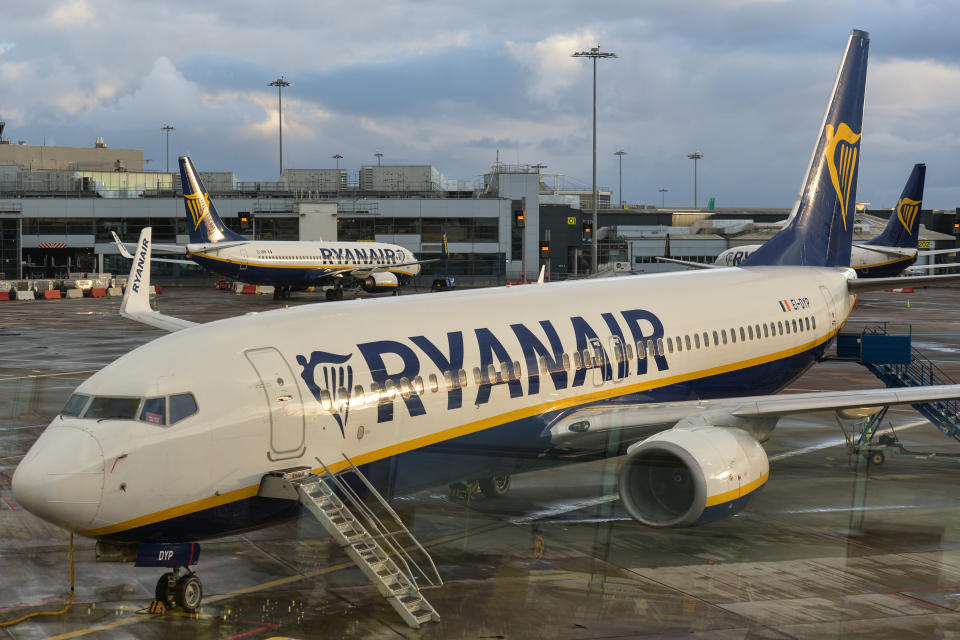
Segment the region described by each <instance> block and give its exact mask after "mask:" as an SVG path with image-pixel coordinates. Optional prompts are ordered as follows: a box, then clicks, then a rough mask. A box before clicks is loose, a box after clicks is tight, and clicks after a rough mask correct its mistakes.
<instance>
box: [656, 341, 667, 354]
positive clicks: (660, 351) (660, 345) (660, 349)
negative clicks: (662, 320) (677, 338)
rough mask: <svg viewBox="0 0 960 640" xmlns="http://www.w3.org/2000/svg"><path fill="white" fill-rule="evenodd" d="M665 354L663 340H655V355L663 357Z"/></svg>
mask: <svg viewBox="0 0 960 640" xmlns="http://www.w3.org/2000/svg"><path fill="white" fill-rule="evenodd" d="M664 353H665V352H664V350H663V338H657V354H659V355H661V356H662V355H663V354H664Z"/></svg>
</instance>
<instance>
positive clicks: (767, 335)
mask: <svg viewBox="0 0 960 640" xmlns="http://www.w3.org/2000/svg"><path fill="white" fill-rule="evenodd" d="M763 337H764V338H769V337H770V332H769V331H768V329H767V323H766V322H764V323H763Z"/></svg>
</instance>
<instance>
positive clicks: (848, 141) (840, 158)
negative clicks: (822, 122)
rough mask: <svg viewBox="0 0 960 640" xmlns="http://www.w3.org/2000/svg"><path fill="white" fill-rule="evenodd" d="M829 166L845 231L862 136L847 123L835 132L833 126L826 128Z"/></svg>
mask: <svg viewBox="0 0 960 640" xmlns="http://www.w3.org/2000/svg"><path fill="white" fill-rule="evenodd" d="M826 134H827V149H826V151H824V154H825V155H826V157H827V166H828V167H829V168H830V181H831V182H832V183H833V188H834V189H835V190H836V192H837V198H839V200H840V211H841V213H842V214H843V229H844V230H845V231H846V229H847V209H848V207H849V205H850V203H849V202H848V200H849V199H850V189H851V187H852V186H853V174H854V173H856V170H857V151H858V149H857V147H856V144H857V142H858V141H859V140H860V134H859V133H854V132H853V130H852V129H850V127H849V126H847V123H846V122H841V123H840V126H838V127H837V129H836V132H834V129H833V125H832V124H828V125H827V128H826Z"/></svg>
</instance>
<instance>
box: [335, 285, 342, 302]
mask: <svg viewBox="0 0 960 640" xmlns="http://www.w3.org/2000/svg"><path fill="white" fill-rule="evenodd" d="M333 296H334V298H335V299H337V300H343V287H337V288H336V289H334V290H333Z"/></svg>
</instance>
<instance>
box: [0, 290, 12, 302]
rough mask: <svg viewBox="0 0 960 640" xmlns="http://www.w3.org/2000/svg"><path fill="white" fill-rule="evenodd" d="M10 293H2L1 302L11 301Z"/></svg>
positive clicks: (0, 292) (0, 293)
mask: <svg viewBox="0 0 960 640" xmlns="http://www.w3.org/2000/svg"><path fill="white" fill-rule="evenodd" d="M9 299H10V292H9V291H0V300H9Z"/></svg>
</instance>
